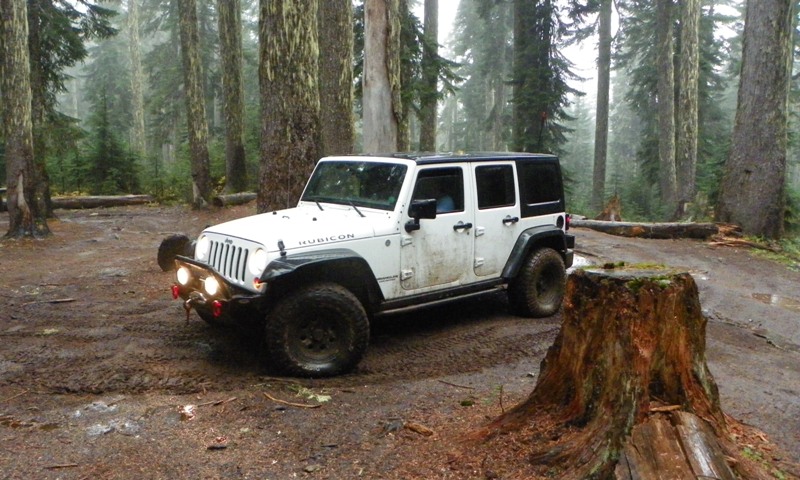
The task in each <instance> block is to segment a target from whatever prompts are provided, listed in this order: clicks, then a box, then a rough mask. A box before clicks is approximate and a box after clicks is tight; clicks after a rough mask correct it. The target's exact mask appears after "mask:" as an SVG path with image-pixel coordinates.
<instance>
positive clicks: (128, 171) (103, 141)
mask: <svg viewBox="0 0 800 480" xmlns="http://www.w3.org/2000/svg"><path fill="white" fill-rule="evenodd" d="M109 105H110V102H109V101H108V97H107V96H106V95H105V94H104V93H102V92H101V93H100V94H99V95H98V96H97V100H96V102H95V104H94V109H93V114H92V116H91V117H90V118H89V122H88V124H89V127H90V129H91V134H90V136H89V143H88V145H87V164H88V167H89V170H88V172H87V174H88V175H87V178H86V180H87V181H88V182H89V183H88V185H87V187H88V189H89V192H90V193H92V194H96V195H112V194H119V193H136V192H138V190H139V181H138V178H139V177H138V175H137V171H136V161H135V156H134V155H133V154H132V153H131V152H130V151H129V150H128V149H127V147H126V145H125V144H124V142H123V141H122V140H120V136H119V134H118V133H117V131H116V130H115V128H114V127H113V125H112V122H111V117H112V115H111V113H110V112H111V110H110V109H109Z"/></svg>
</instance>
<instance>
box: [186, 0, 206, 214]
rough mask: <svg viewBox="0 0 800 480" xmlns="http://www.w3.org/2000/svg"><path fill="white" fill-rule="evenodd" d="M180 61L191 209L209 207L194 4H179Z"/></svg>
mask: <svg viewBox="0 0 800 480" xmlns="http://www.w3.org/2000/svg"><path fill="white" fill-rule="evenodd" d="M178 10H179V15H180V36H181V58H182V59H183V79H184V87H185V92H184V94H185V96H186V119H187V122H188V128H189V156H190V159H191V165H192V205H193V206H194V207H195V208H201V207H204V206H206V205H208V202H209V200H210V196H211V174H210V172H209V154H208V120H207V119H206V104H205V94H204V92H203V66H202V64H201V63H200V51H199V50H200V36H199V34H198V31H197V28H198V27H197V2H196V1H195V0H178Z"/></svg>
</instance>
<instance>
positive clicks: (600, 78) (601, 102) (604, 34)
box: [592, 0, 612, 211]
mask: <svg viewBox="0 0 800 480" xmlns="http://www.w3.org/2000/svg"><path fill="white" fill-rule="evenodd" d="M611 1H612V0H603V1H602V3H601V5H600V16H599V23H600V25H599V27H598V36H599V37H600V38H599V43H598V54H597V111H596V115H595V130H594V167H593V173H592V208H593V209H594V210H595V211H597V210H600V209H602V208H603V202H604V199H605V192H606V157H607V156H608V104H609V93H610V90H611Z"/></svg>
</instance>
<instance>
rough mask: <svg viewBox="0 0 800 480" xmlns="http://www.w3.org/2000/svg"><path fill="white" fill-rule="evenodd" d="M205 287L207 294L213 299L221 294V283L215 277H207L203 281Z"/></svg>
mask: <svg viewBox="0 0 800 480" xmlns="http://www.w3.org/2000/svg"><path fill="white" fill-rule="evenodd" d="M203 287H204V288H205V290H206V293H207V294H209V295H211V296H212V297H213V296H214V295H216V294H217V292H219V282H218V281H217V279H216V278H214V277H207V278H206V279H205V280H204V281H203Z"/></svg>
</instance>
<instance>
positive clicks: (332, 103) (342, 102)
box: [317, 0, 356, 156]
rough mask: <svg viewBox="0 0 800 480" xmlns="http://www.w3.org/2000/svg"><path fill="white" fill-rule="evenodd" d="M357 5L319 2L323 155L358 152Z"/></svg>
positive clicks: (340, 0) (341, 1) (329, 0)
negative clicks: (355, 104) (355, 103)
mask: <svg viewBox="0 0 800 480" xmlns="http://www.w3.org/2000/svg"><path fill="white" fill-rule="evenodd" d="M352 25H353V2H352V1H351V0H338V1H335V0H326V1H322V2H319V12H318V14H317V26H318V28H319V39H320V41H319V100H320V125H321V131H320V133H321V138H322V143H321V145H322V148H321V149H322V151H321V156H327V155H347V154H351V153H353V152H354V151H355V137H356V134H355V123H354V119H353V42H354V38H353V26H352Z"/></svg>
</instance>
